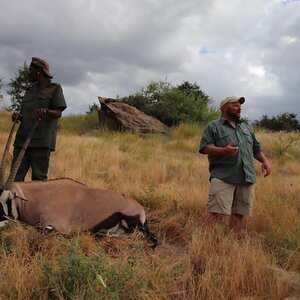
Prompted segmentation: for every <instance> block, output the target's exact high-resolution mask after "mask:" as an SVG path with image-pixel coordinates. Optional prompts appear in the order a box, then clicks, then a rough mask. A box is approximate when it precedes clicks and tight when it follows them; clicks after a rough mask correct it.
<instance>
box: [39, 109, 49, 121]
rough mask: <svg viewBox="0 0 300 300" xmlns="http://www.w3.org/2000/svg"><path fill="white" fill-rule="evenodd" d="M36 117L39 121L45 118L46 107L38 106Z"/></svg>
mask: <svg viewBox="0 0 300 300" xmlns="http://www.w3.org/2000/svg"><path fill="white" fill-rule="evenodd" d="M36 114H37V117H38V119H39V120H40V121H42V120H45V119H46V117H47V114H48V109H47V108H38V109H37V110H36Z"/></svg>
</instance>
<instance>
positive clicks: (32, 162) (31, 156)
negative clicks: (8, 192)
mask: <svg viewBox="0 0 300 300" xmlns="http://www.w3.org/2000/svg"><path fill="white" fill-rule="evenodd" d="M20 151H21V149H20V148H17V147H15V148H14V157H13V162H12V166H13V165H14V162H15V160H16V159H17V157H18V154H19V152H20ZM50 153H51V151H50V149H49V148H27V150H26V151H25V155H24V157H23V160H22V162H21V164H20V167H19V170H18V172H17V175H16V178H15V181H24V180H25V176H26V174H27V172H28V170H29V168H31V180H47V178H48V168H49V159H50Z"/></svg>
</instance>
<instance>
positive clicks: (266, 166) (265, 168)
mask: <svg viewBox="0 0 300 300" xmlns="http://www.w3.org/2000/svg"><path fill="white" fill-rule="evenodd" d="M261 170H262V172H263V174H264V177H267V176H269V175H270V174H271V167H270V164H269V162H268V161H265V162H263V163H262V165H261Z"/></svg>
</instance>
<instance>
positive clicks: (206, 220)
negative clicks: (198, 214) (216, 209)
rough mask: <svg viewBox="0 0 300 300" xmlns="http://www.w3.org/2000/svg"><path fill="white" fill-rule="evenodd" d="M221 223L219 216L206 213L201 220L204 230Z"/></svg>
mask: <svg viewBox="0 0 300 300" xmlns="http://www.w3.org/2000/svg"><path fill="white" fill-rule="evenodd" d="M218 221H219V214H217V213H211V212H208V211H206V212H205V213H204V215H203V216H202V219H201V224H202V226H203V228H213V227H214V226H215V225H216V223H217V222H218Z"/></svg>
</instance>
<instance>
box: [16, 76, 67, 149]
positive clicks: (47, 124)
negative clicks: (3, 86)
mask: <svg viewBox="0 0 300 300" xmlns="http://www.w3.org/2000/svg"><path fill="white" fill-rule="evenodd" d="M66 107H67V105H66V101H65V97H64V94H63V90H62V87H61V86H60V85H59V84H57V83H52V82H49V83H46V84H43V85H41V86H39V87H38V86H37V84H34V85H33V86H32V87H31V88H29V89H28V90H27V91H26V93H25V95H24V97H23V100H22V104H21V115H22V120H21V124H20V127H19V129H18V131H17V135H16V139H15V143H14V146H15V147H19V148H20V147H22V146H23V144H24V141H25V140H26V138H27V136H28V134H29V132H30V130H31V128H32V127H33V125H34V124H35V122H36V120H37V115H36V112H35V110H36V109H38V108H48V109H53V110H61V111H63V110H65V109H66ZM57 126H58V119H54V118H46V119H45V120H43V121H41V122H40V123H39V124H38V126H37V127H36V129H35V131H34V133H33V137H32V139H31V141H30V144H29V146H28V147H42V148H49V149H50V150H52V151H54V150H55V144H56V134H57Z"/></svg>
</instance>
